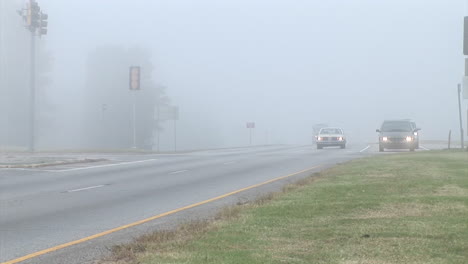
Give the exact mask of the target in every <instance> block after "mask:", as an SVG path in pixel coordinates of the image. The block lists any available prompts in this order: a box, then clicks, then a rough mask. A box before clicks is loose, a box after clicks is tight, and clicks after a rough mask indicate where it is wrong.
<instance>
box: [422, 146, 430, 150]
mask: <svg viewBox="0 0 468 264" xmlns="http://www.w3.org/2000/svg"><path fill="white" fill-rule="evenodd" d="M419 147H420V148H422V149H424V150H430V149H428V148H426V147H424V146H419Z"/></svg>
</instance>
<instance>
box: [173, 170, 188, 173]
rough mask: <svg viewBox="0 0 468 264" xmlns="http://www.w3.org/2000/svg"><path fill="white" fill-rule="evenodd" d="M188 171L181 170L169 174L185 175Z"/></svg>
mask: <svg viewBox="0 0 468 264" xmlns="http://www.w3.org/2000/svg"><path fill="white" fill-rule="evenodd" d="M187 171H188V170H180V171H173V172H171V173H169V174H179V173H184V172H187Z"/></svg>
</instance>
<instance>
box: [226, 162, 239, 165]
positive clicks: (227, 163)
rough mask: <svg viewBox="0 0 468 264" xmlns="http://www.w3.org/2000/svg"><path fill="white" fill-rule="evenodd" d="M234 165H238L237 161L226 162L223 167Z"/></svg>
mask: <svg viewBox="0 0 468 264" xmlns="http://www.w3.org/2000/svg"><path fill="white" fill-rule="evenodd" d="M234 163H237V161H228V162H224V163H223V165H229V164H234Z"/></svg>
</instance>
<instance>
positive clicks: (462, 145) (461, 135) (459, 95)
mask: <svg viewBox="0 0 468 264" xmlns="http://www.w3.org/2000/svg"><path fill="white" fill-rule="evenodd" d="M461 109H462V108H461V84H458V114H459V116H460V140H461V148H462V149H464V148H465V142H464V138H463V137H464V133H463V122H462V110H461Z"/></svg>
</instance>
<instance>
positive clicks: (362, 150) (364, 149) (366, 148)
mask: <svg viewBox="0 0 468 264" xmlns="http://www.w3.org/2000/svg"><path fill="white" fill-rule="evenodd" d="M369 148H370V145H368V146H367V147H365V148H363V149H361V150H360V151H359V152H361V153H362V152H364V151H366V150H368V149H369Z"/></svg>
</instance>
